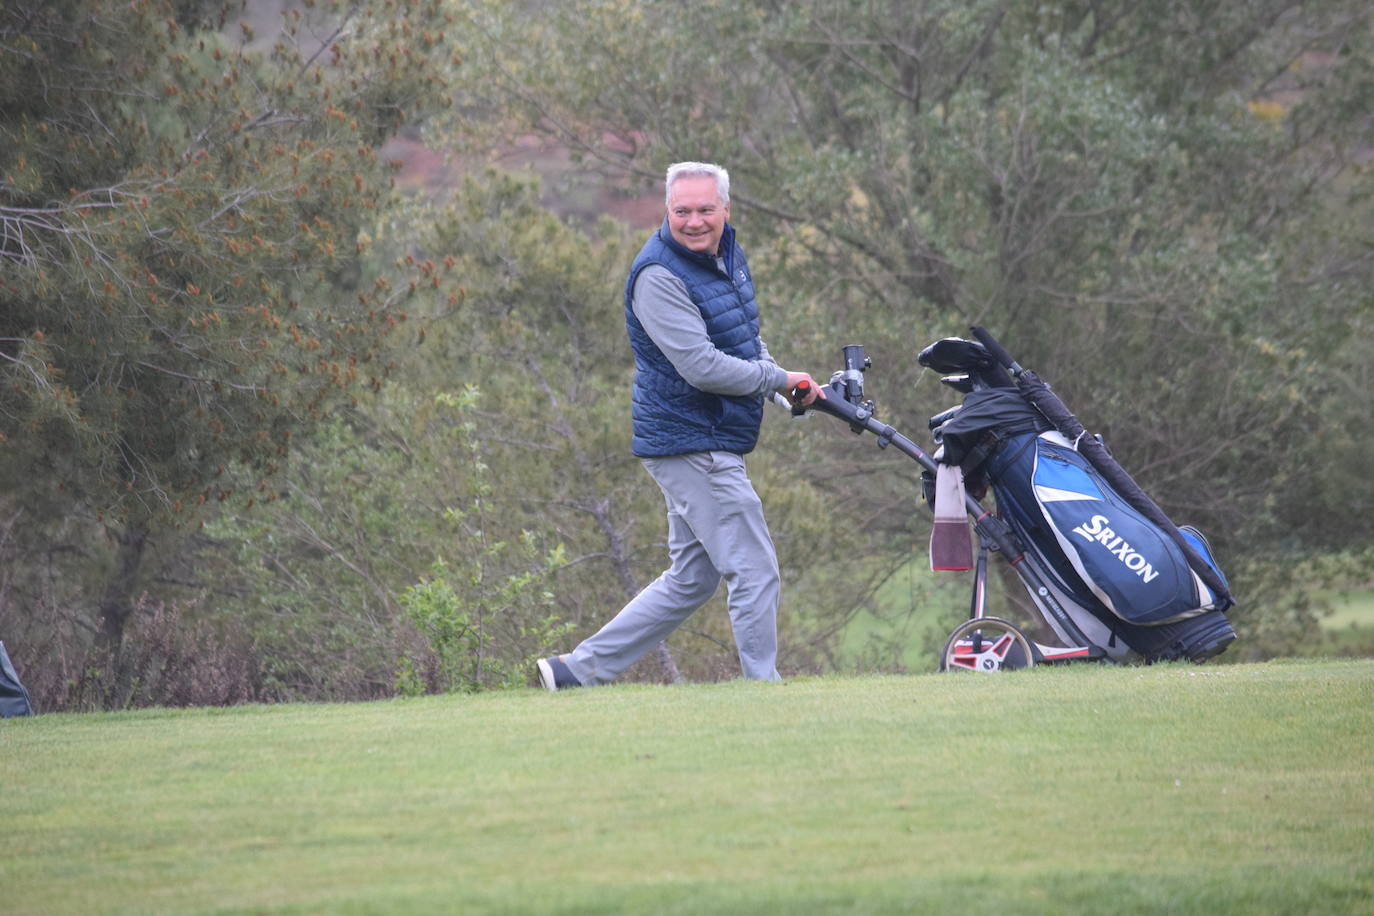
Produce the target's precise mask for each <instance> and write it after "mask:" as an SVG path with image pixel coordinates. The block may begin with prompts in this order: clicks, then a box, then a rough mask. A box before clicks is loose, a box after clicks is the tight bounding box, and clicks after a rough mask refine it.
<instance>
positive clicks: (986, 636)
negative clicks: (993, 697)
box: [940, 617, 1035, 674]
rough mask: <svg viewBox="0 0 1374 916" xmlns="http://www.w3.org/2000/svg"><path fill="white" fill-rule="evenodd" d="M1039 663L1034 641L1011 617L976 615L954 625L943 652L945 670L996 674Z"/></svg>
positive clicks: (941, 663) (941, 656) (941, 666)
mask: <svg viewBox="0 0 1374 916" xmlns="http://www.w3.org/2000/svg"><path fill="white" fill-rule="evenodd" d="M1034 664H1035V650H1034V649H1032V648H1031V641H1030V640H1029V639H1028V638H1027V637H1026V634H1025V633H1022V632H1021V630H1020V629H1018V628H1017V626H1016V624H1014V623H1012V622H1011V621H1010V620H1003V619H1002V618H1001V617H975V618H972V619H970V620H965V621H964V622H963V623H961V624H959V625H958V626H957V627H955V628H954V632H952V633H950V634H949V639H947V640H946V641H945V648H944V651H943V652H941V653H940V670H941V671H977V672H979V673H981V674H996V673H997V672H999V671H1003V670H1008V671H1012V670H1015V669H1017V668H1029V667H1031V666H1032V665H1034Z"/></svg>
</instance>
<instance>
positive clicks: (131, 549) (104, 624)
mask: <svg viewBox="0 0 1374 916" xmlns="http://www.w3.org/2000/svg"><path fill="white" fill-rule="evenodd" d="M115 541H116V543H117V544H118V545H119V546H118V550H117V552H116V555H115V568H114V572H113V573H112V574H111V576H110V580H109V581H108V582H107V583H105V591H104V593H103V594H102V595H101V597H100V628H99V630H98V635H97V640H96V642H97V645H98V647H100V648H103V649H107V650H109V651H110V652H111V654H112V656H113V657H115V658H116V659H117V658H118V656H119V650H120V647H121V645H122V644H123V642H124V626H125V624H127V623H128V621H129V617H130V616H132V615H133V612H134V589H135V587H136V585H137V584H138V574H139V570H140V569H141V568H142V566H143V551H144V548H145V547H147V545H148V527H147V526H146V525H134V524H131V525H128V526H126V527H125V528H124V529H122V530H121V531H120V532H119V533H118V534H116V535H115Z"/></svg>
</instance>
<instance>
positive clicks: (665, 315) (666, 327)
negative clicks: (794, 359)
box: [631, 264, 787, 396]
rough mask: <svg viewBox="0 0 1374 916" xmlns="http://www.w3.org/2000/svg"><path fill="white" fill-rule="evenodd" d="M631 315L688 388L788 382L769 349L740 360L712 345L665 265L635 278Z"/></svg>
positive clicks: (716, 389)
mask: <svg viewBox="0 0 1374 916" xmlns="http://www.w3.org/2000/svg"><path fill="white" fill-rule="evenodd" d="M631 308H633V309H634V313H635V317H636V318H638V319H639V323H640V324H642V325H643V326H644V330H645V331H646V332H647V333H648V335H649V337H650V339H652V340H653V342H654V343H655V344H657V345H658V348H659V349H660V350H662V351H663V355H664V356H666V357H668V362H670V363H672V364H673V368H674V369H676V370H677V371H678V374H679V375H681V376H682V377H683V379H684V380H686V382H687V384H689V385H691V386H692V387H693V388H700V389H701V390H702V391H709V392H710V393H712V394H724V395H755V396H763V395H766V394H767V393H768V392H770V391H776V390H777V389H779V388H782V387H783V386H784V385H786V384H787V371H786V370H785V369H783V368H782V367H780V366H779V365H778V364H777V362H776V361H775V360H774V359H773V357H772V356H770V355H769V353H768V347H767V345H764V344H763V341H761V340H760V341H759V343H760V345H762V346H763V350H762V352H761V354H760V355H759V358H758V359H757V360H748V359H740V358H738V357H735V356H731V355H729V354H728V353H725V352H723V351H722V350H719V349H717V348H716V346H715V345H714V344H712V343H711V338H710V337H709V336H707V333H706V321H705V320H704V319H703V318H702V317H701V310H700V309H698V308H697V306H696V303H694V302H692V297H691V296H689V295H688V294H687V286H686V284H684V283H683V282H682V281H681V280H679V279H678V278H677V277H675V276H674V275H673V274H672V272H671V271H669V270H668V268H666V267H663V266H662V265H659V264H650V265H649V266H648V267H645V268H644V269H643V270H641V271H640V272H639V276H638V277H636V278H635V288H634V296H633V298H632V301H631Z"/></svg>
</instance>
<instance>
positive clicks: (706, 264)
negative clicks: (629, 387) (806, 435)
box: [625, 220, 763, 458]
mask: <svg viewBox="0 0 1374 916" xmlns="http://www.w3.org/2000/svg"><path fill="white" fill-rule="evenodd" d="M720 250H721V251H722V252H723V254H724V261H725V272H723V273H722V272H721V270H720V268H719V267H718V266H717V264H716V258H715V257H714V256H713V255H710V254H698V253H697V252H695V251H691V250H690V249H688V248H685V247H683V246H682V245H680V244H678V243H677V242H676V241H674V239H673V237H672V234H671V232H670V231H669V229H668V222H667V220H664V222H663V225H662V226H661V227H659V230H658V232H656V233H654V235H653V236H652V237H650V239H649V241H647V242H646V243H645V244H644V248H643V249H641V250H640V252H639V256H638V257H636V258H635V260H634V263H633V264H631V265H630V276H629V279H627V280H626V282H625V327H626V330H627V331H628V332H629V335H630V346H631V348H633V349H634V354H635V383H634V393H633V397H632V410H631V412H632V416H633V418H634V439H633V442H632V448H633V451H634V453H635V455H637V456H638V457H640V458H661V457H665V456H667V455H683V454H686V453H688V452H705V451H714V450H721V451H727V452H736V453H738V454H741V455H744V454H747V453H748V452H750V451H753V448H754V445H755V443H757V442H758V438H759V424H760V423H761V422H762V420H763V399H762V398H760V397H749V396H744V397H732V396H729V395H719V394H711V393H709V392H706V391H702V390H701V389H699V388H693V387H692V386H691V385H689V384H687V381H686V380H685V379H684V378H683V377H682V376H681V375H679V374H678V372H677V370H676V369H674V368H673V364H672V363H671V362H669V361H668V357H666V356H664V355H663V351H662V350H660V349H659V348H658V345H657V344H655V343H654V342H653V339H652V338H650V337H649V334H648V332H646V331H645V330H644V326H643V325H641V324H640V323H639V319H638V318H636V317H635V313H634V308H633V307H632V304H633V301H634V288H635V278H637V277H638V276H639V272H640V271H641V270H643V269H644V268H645V267H647V266H649V265H650V264H660V265H662V266H663V267H666V268H667V269H668V270H669V271H671V272H672V273H673V275H674V276H676V277H678V279H680V280H682V282H683V283H684V284H685V285H686V286H687V293H688V295H690V296H691V298H692V302H694V303H696V306H697V308H699V309H700V310H701V317H702V319H703V320H704V321H705V322H706V334H707V336H708V337H710V339H711V343H712V344H714V345H715V346H716V348H717V349H719V350H722V351H724V352H725V353H728V354H729V355H730V356H735V357H738V358H740V359H748V360H756V359H758V358H759V355H760V354H761V353H762V352H763V350H762V345H761V343H760V342H759V310H758V305H757V303H755V301H754V281H753V277H752V276H751V275H750V273H749V262H748V261H747V260H745V257H744V252H743V251H742V250H741V249H740V247H739V246H738V245H736V244H735V230H734V228H733V227H731V226H729V225H726V227H725V232H724V234H723V235H722V236H721V244H720Z"/></svg>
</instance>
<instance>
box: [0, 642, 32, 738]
mask: <svg viewBox="0 0 1374 916" xmlns="http://www.w3.org/2000/svg"><path fill="white" fill-rule="evenodd" d="M31 715H33V704H32V703H30V702H29V692H28V691H27V690H25V689H24V685H23V684H21V683H19V674H18V673H17V672H16V671H15V670H14V665H13V664H11V663H10V656H9V653H8V652H6V651H5V644H4V643H2V642H0V719H8V718H10V717H11V716H31Z"/></svg>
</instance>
